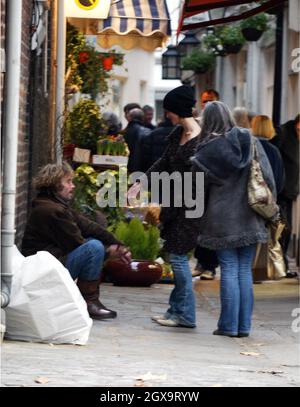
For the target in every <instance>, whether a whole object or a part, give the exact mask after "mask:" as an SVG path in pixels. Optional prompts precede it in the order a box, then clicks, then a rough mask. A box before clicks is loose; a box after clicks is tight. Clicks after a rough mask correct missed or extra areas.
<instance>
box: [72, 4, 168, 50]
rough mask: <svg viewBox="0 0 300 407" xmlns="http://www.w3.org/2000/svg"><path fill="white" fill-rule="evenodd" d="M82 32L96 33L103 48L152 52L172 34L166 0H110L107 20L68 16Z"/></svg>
mask: <svg viewBox="0 0 300 407" xmlns="http://www.w3.org/2000/svg"><path fill="white" fill-rule="evenodd" d="M68 21H69V22H70V23H71V24H73V25H75V26H76V27H77V28H79V29H80V31H82V32H83V33H84V34H92V35H97V41H98V43H99V45H100V46H101V47H103V48H110V47H111V46H113V45H120V46H121V47H122V48H124V49H132V48H143V49H145V50H147V51H153V50H154V49H155V48H158V47H162V46H163V45H164V43H165V42H166V41H167V39H168V36H169V35H170V34H171V27H170V17H169V12H168V8H167V5H166V1H165V0H113V1H112V3H111V6H110V11H109V16H108V18H106V19H95V18H94V19H88V18H68Z"/></svg>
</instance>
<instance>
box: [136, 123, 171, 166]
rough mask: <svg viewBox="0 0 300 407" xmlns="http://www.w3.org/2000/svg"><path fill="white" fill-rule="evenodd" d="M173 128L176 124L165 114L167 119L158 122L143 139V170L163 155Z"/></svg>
mask: <svg viewBox="0 0 300 407" xmlns="http://www.w3.org/2000/svg"><path fill="white" fill-rule="evenodd" d="M173 129H174V126H173V124H172V122H171V120H170V119H168V118H167V117H166V116H165V119H164V120H163V121H162V122H160V123H159V124H158V126H157V128H156V129H155V130H153V131H151V133H150V134H148V135H147V136H146V137H144V138H143V139H142V142H141V155H142V171H143V172H146V171H147V170H148V169H149V168H150V167H151V166H152V165H153V164H154V163H155V161H157V160H158V159H159V158H160V157H161V156H162V155H163V153H164V151H165V149H166V147H167V144H168V136H169V134H170V133H171V131H172V130H173Z"/></svg>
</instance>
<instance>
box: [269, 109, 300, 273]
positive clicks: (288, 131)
mask: <svg viewBox="0 0 300 407" xmlns="http://www.w3.org/2000/svg"><path fill="white" fill-rule="evenodd" d="M272 142H273V143H274V145H275V146H277V147H278V148H279V151H280V153H281V157H282V159H283V165H284V169H285V183H284V187H283V190H282V191H281V193H280V194H279V197H278V202H279V205H280V208H281V212H282V216H283V220H284V222H285V223H286V228H285V229H284V231H283V233H282V236H281V239H280V244H281V247H282V250H283V253H284V259H285V265H286V270H287V272H286V273H287V275H286V276H287V277H288V278H294V277H297V276H298V273H297V272H295V271H291V270H290V269H289V259H288V255H287V253H288V248H289V244H290V241H291V234H292V210H293V202H294V201H295V200H296V199H297V197H298V195H299V142H300V114H298V115H297V116H296V117H295V119H293V120H289V121H288V122H286V123H284V124H283V125H282V126H280V127H279V128H278V129H277V136H276V137H274V138H273V139H272Z"/></svg>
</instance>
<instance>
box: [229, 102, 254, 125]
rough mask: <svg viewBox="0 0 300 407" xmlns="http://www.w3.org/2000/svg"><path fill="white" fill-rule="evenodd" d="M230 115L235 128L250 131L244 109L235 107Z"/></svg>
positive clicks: (247, 115) (247, 116)
mask: <svg viewBox="0 0 300 407" xmlns="http://www.w3.org/2000/svg"><path fill="white" fill-rule="evenodd" d="M232 115H233V118H234V121H235V123H236V125H237V127H241V128H243V129H250V127H251V125H250V121H249V113H248V110H247V109H246V108H245V107H235V108H234V109H233V111H232Z"/></svg>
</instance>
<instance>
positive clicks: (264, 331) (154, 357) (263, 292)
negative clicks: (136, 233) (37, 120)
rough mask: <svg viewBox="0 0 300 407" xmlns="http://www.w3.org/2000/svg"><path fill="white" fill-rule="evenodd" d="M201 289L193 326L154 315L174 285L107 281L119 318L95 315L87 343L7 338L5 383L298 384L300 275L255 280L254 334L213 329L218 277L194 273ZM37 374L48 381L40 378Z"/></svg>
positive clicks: (108, 301)
mask: <svg viewBox="0 0 300 407" xmlns="http://www.w3.org/2000/svg"><path fill="white" fill-rule="evenodd" d="M194 288H195V292H196V297H197V328H196V329H188V328H168V327H163V326H160V325H158V324H156V323H155V322H152V321H151V319H150V317H151V315H154V314H157V313H161V312H164V311H165V309H166V306H167V300H168V297H169V294H170V292H171V289H172V285H168V284H156V285H153V286H151V287H149V288H137V287H116V286H113V285H112V284H103V286H102V289H101V299H102V300H103V303H104V304H105V305H106V306H107V307H108V308H112V309H114V310H117V311H118V318H116V319H115V320H110V321H95V322H94V324H93V327H92V330H91V334H90V339H89V343H88V344H87V345H86V346H74V345H51V344H41V343H27V342H17V341H7V340H4V342H3V343H2V346H1V351H2V352H1V361H2V366H1V386H13V387H19V386H21V387H32V386H36V387H38V386H40V387H43V386H45V387H90V386H96V387H98V386H100V387H122V386H125V387H132V386H139V385H141V384H142V385H143V386H144V387H148V386H149V387H153V386H155V387H161V386H167V387H178V386H183V387H186V386H191V387H204V386H205V387H233V386H234V387H241V386H246V387H250V386H251V387H269V386H271V387H277V386H287V387H299V385H300V379H299V371H300V370H299V366H300V360H299V359H300V349H299V332H294V331H295V330H294V331H293V330H292V323H293V321H294V319H295V318H294V317H292V310H293V309H296V308H299V310H300V305H299V281H298V280H297V279H292V280H288V279H284V280H281V281H279V282H272V283H263V284H255V285H254V290H255V310H254V319H253V332H252V334H251V336H250V337H249V338H227V337H220V336H213V335H212V332H213V330H214V329H215V328H216V323H217V319H218V315H219V307H220V303H219V279H216V280H214V281H200V280H199V279H197V278H195V279H194ZM299 315H300V314H299ZM298 326H300V324H298ZM38 377H43V378H46V379H47V380H48V381H47V383H41V384H39V383H36V382H35V379H36V378H38ZM139 379H141V380H139Z"/></svg>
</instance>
